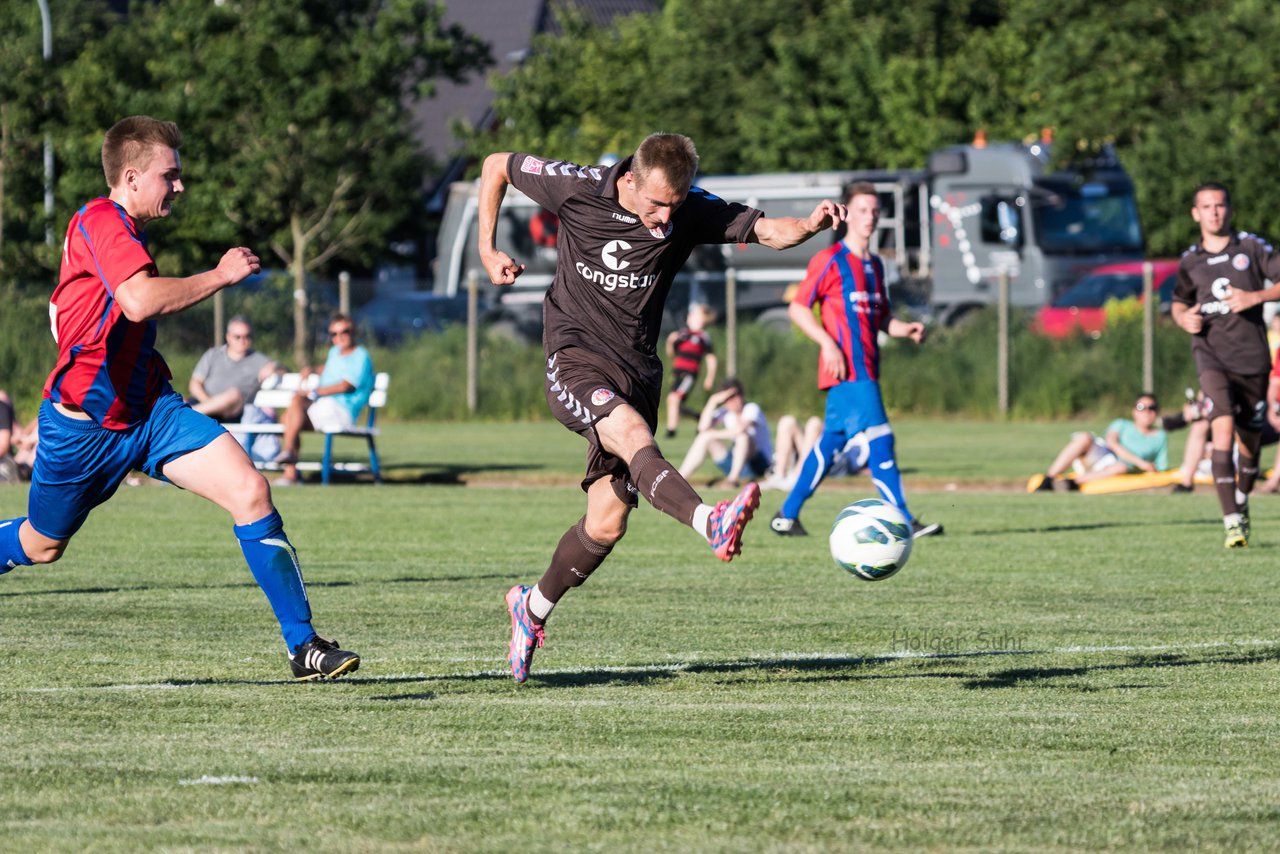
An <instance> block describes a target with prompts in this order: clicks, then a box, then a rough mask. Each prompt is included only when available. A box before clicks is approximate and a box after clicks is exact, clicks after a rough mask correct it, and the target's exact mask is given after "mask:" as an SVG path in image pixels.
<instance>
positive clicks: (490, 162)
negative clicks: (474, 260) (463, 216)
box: [477, 152, 524, 285]
mask: <svg viewBox="0 0 1280 854" xmlns="http://www.w3.org/2000/svg"><path fill="white" fill-rule="evenodd" d="M510 159H511V153H510V152H499V153H497V154H490V155H489V156H488V157H486V158H485V159H484V168H483V169H482V170H481V171H480V198H479V208H478V213H477V219H478V221H477V229H478V231H479V232H480V238H479V239H480V263H481V264H483V265H484V270H485V272H486V273H488V274H489V281H491V282H493V283H494V284H495V285H509V284H511V283H512V282H514V281H515V280H516V276H519V275H520V274H521V273H523V272H524V265H523V264H518V263H516V261H515V259H514V258H512V257H511V256H510V255H508V254H507V253H505V252H502V251H499V249H498V247H497V239H498V210H499V209H500V208H501V207H502V200H503V198H504V197H505V196H506V195H507V185H508V184H510V183H511V176H510V175H508V174H507V161H509V160H510Z"/></svg>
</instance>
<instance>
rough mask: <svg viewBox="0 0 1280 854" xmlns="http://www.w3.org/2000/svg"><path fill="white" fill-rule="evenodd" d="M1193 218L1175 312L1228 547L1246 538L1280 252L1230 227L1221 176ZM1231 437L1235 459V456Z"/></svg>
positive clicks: (1198, 195)
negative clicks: (1209, 447) (1203, 421)
mask: <svg viewBox="0 0 1280 854" xmlns="http://www.w3.org/2000/svg"><path fill="white" fill-rule="evenodd" d="M1191 218H1192V219H1193V220H1195V222H1196V223H1197V224H1198V225H1199V227H1200V242H1199V243H1197V244H1195V245H1194V246H1192V247H1191V248H1190V249H1188V250H1187V251H1186V252H1184V253H1183V255H1182V261H1181V263H1180V265H1179V267H1178V283H1177V285H1176V286H1175V288H1174V292H1173V319H1174V321H1175V322H1176V323H1177V324H1178V325H1179V326H1181V327H1182V328H1183V329H1184V330H1186V331H1187V332H1188V333H1190V334H1191V336H1192V337H1191V352H1192V354H1193V355H1194V357H1195V360H1196V371H1197V372H1198V373H1199V375H1200V388H1201V390H1202V391H1203V392H1204V395H1205V401H1206V410H1205V416H1206V417H1207V418H1208V420H1209V432H1210V440H1211V442H1212V444H1213V456H1212V469H1213V480H1214V486H1215V488H1216V489H1217V492H1218V502H1219V504H1220V505H1221V507H1222V523H1223V526H1224V527H1225V528H1226V540H1225V543H1224V544H1225V545H1226V547H1227V548H1241V547H1243V546H1247V545H1248V544H1249V536H1250V534H1251V525H1250V519H1249V493H1250V492H1251V491H1252V490H1253V485H1254V482H1255V481H1256V480H1257V477H1258V448H1259V443H1260V437H1261V429H1262V424H1263V419H1264V418H1265V411H1264V410H1265V403H1264V401H1265V398H1266V391H1267V373H1268V371H1269V370H1270V368H1271V359H1270V353H1269V351H1268V349H1267V333H1266V327H1265V325H1264V322H1263V315H1262V304H1263V303H1265V302H1269V301H1271V300H1274V299H1278V298H1280V285H1272V286H1271V287H1267V280H1270V281H1273V282H1276V281H1280V254H1277V253H1276V251H1275V250H1274V249H1273V248H1272V247H1271V245H1270V244H1269V243H1267V242H1266V241H1265V240H1263V239H1262V238H1260V237H1257V236H1255V235H1252V234H1248V233H1245V232H1240V233H1235V232H1233V231H1232V230H1231V197H1230V193H1229V192H1228V191H1227V188H1226V187H1225V186H1223V185H1222V184H1218V183H1207V184H1201V185H1200V186H1199V187H1197V188H1196V191H1195V194H1194V196H1193V202H1192V207H1191ZM1233 443H1234V444H1235V445H1236V450H1237V453H1238V459H1239V464H1238V465H1237V464H1236V463H1235V462H1234V461H1233V460H1232V445H1233Z"/></svg>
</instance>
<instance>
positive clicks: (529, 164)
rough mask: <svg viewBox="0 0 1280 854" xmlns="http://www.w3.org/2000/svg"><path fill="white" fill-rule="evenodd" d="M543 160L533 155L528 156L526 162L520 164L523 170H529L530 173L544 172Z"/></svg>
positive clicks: (539, 173)
mask: <svg viewBox="0 0 1280 854" xmlns="http://www.w3.org/2000/svg"><path fill="white" fill-rule="evenodd" d="M542 166H543V161H541V160H539V159H538V158H536V157H533V156H532V155H529V156H526V157H525V159H524V162H523V163H521V164H520V171H521V172H528V173H529V174H530V175H541V174H542Z"/></svg>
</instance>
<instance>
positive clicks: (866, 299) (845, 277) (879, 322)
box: [792, 241, 893, 389]
mask: <svg viewBox="0 0 1280 854" xmlns="http://www.w3.org/2000/svg"><path fill="white" fill-rule="evenodd" d="M792 302H793V303H799V304H800V305H803V306H804V307H805V308H808V309H812V308H813V307H814V306H815V305H820V306H821V312H822V327H823V329H825V330H826V331H827V334H828V335H830V336H831V337H832V338H833V339H835V342H836V343H837V344H838V345H839V346H840V349H841V351H842V352H843V353H844V357H845V365H846V368H847V369H848V377H847V381H848V382H855V381H858V380H878V379H879V378H880V340H879V334H880V331H881V330H882V329H886V328H887V327H888V324H889V320H890V319H891V318H892V317H893V313H892V311H891V310H890V306H889V293H888V291H887V290H886V289H885V285H884V262H882V261H881V260H880V256H879V255H871V256H870V257H869V258H866V259H863V258H859V257H857V256H856V255H854V254H853V253H852V252H850V251H849V247H848V246H846V245H845V244H844V242H843V241H841V242H840V243H836V244H835V245H833V246H831V247H829V248H827V249H824V250H822V251H821V252H819V253H818V254H817V255H814V256H813V258H812V259H811V260H810V261H809V269H808V272H807V273H805V277H804V281H803V282H801V283H800V288H799V290H797V291H796V295H795V297H793V298H792ZM839 382H840V380H838V379H836V377H835V375H834V374H831V373H829V372H828V371H827V370H826V369H825V368H824V367H823V366H822V360H821V359H819V360H818V388H822V389H828V388H831V387H832V386H834V385H837V384H838V383H839Z"/></svg>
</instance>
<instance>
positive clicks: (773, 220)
mask: <svg viewBox="0 0 1280 854" xmlns="http://www.w3.org/2000/svg"><path fill="white" fill-rule="evenodd" d="M847 214H848V211H847V210H846V208H845V206H844V205H842V204H839V203H837V202H833V201H831V200H830V199H823V200H822V201H821V202H819V203H818V206H817V207H815V208H814V209H813V213H811V214H809V216H807V217H805V218H804V219H800V218H799V217H794V216H782V217H764V216H762V217H760V218H759V219H757V220H756V225H755V229H754V231H753V232H752V235H751V236H752V237H754V238H755V242H756V243H759V244H760V245H761V246H768V247H769V248H770V249H789V248H791V247H792V246H796V245H798V244H801V243H804V242H805V241H806V240H808V239H809V238H810V237H813V236H814V235H815V234H817V233H818V232H819V231H823V230H825V229H828V228H835V227H836V226H837V225H839V224H840V223H841V222H843V221H844V219H845V217H846V216H847Z"/></svg>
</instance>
